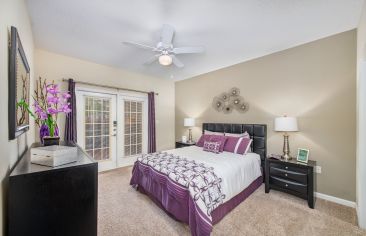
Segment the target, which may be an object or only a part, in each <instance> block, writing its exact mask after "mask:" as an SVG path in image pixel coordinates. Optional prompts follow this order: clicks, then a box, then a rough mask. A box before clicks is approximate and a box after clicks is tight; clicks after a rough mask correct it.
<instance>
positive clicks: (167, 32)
mask: <svg viewBox="0 0 366 236" xmlns="http://www.w3.org/2000/svg"><path fill="white" fill-rule="evenodd" d="M173 36H174V28H173V26H171V25H166V24H164V25H163V29H162V30H161V36H160V41H161V42H162V43H163V44H165V45H170V44H172V41H173Z"/></svg>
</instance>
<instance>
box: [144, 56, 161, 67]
mask: <svg viewBox="0 0 366 236" xmlns="http://www.w3.org/2000/svg"><path fill="white" fill-rule="evenodd" d="M159 56H160V54H156V55H154V56H153V57H151V58H150V59H148V60H147V61H145V62H144V65H149V64H151V63H153V62H154V61H156V60H157V59H158V58H159Z"/></svg>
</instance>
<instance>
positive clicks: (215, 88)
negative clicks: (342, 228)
mask: <svg viewBox="0 0 366 236" xmlns="http://www.w3.org/2000/svg"><path fill="white" fill-rule="evenodd" d="M234 86H235V87H238V88H240V90H241V95H242V96H243V97H244V98H245V99H246V100H247V102H249V104H250V109H249V111H248V112H247V113H245V114H240V113H238V112H236V111H234V112H233V113H232V114H229V115H225V114H223V113H218V112H216V111H214V110H213V108H212V107H211V103H212V99H213V97H214V96H216V95H218V94H220V93H221V92H224V91H227V90H228V89H230V88H231V87H234ZM175 97H176V122H175V124H176V139H177V140H178V139H180V137H181V135H183V134H185V135H187V131H186V129H184V127H183V118H184V117H194V118H196V119H197V123H198V124H197V127H196V128H195V129H194V138H195V139H197V138H198V137H199V135H200V132H201V130H200V127H201V123H202V122H228V123H264V124H267V125H268V143H267V144H268V153H281V151H282V144H283V137H282V135H281V134H280V133H275V132H274V131H273V120H274V118H275V117H277V116H281V115H283V114H285V113H287V114H288V115H289V116H296V117H298V122H299V128H300V132H298V133H295V134H291V136H290V145H291V150H292V155H296V152H297V148H299V147H302V148H309V149H310V159H312V160H316V161H317V162H318V165H320V166H322V173H321V174H319V175H318V176H317V179H318V180H317V184H318V188H317V191H318V192H321V193H325V194H329V195H332V196H335V197H339V198H343V199H347V200H351V201H355V194H356V180H355V171H356V164H355V163H356V31H355V30H352V31H348V32H345V33H341V34H337V35H334V36H331V37H328V38H324V39H321V40H318V41H314V42H311V43H308V44H304V45H301V46H298V47H295V48H291V49H288V50H284V51H281V52H278V53H274V54H271V55H268V56H265V57H261V58H258V59H255V60H251V61H248V62H244V63H240V64H237V65H234V66H231V67H227V68H224V69H220V70H217V71H214V72H210V73H207V74H203V75H201V76H197V77H194V78H191V79H188V80H184V81H180V82H177V83H176V94H175Z"/></svg>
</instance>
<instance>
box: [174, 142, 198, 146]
mask: <svg viewBox="0 0 366 236" xmlns="http://www.w3.org/2000/svg"><path fill="white" fill-rule="evenodd" d="M175 142H176V143H179V144H184V145H195V144H196V142H193V143H188V142H182V141H175Z"/></svg>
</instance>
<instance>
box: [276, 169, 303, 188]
mask: <svg viewBox="0 0 366 236" xmlns="http://www.w3.org/2000/svg"><path fill="white" fill-rule="evenodd" d="M270 174H271V176H277V177H280V178H282V179H285V180H290V181H296V182H299V183H301V184H305V185H306V184H307V183H308V178H307V177H308V176H307V174H306V173H301V172H294V171H290V170H286V169H280V168H278V167H271V169H270Z"/></svg>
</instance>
